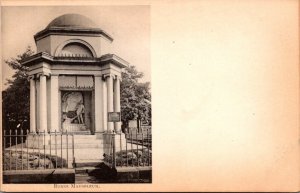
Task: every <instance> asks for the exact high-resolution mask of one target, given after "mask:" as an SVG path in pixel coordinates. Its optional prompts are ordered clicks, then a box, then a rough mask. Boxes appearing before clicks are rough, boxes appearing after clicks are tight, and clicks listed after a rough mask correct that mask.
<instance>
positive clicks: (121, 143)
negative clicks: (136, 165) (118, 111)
mask: <svg viewBox="0 0 300 193" xmlns="http://www.w3.org/2000/svg"><path fill="white" fill-rule="evenodd" d="M120 153H121V157H122V158H121V167H122V166H123V156H122V154H123V152H122V131H121V132H120Z"/></svg>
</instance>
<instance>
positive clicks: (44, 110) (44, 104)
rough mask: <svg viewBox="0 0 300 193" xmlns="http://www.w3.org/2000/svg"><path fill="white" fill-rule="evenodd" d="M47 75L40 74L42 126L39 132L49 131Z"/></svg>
mask: <svg viewBox="0 0 300 193" xmlns="http://www.w3.org/2000/svg"><path fill="white" fill-rule="evenodd" d="M46 90H47V89H46V75H45V74H40V101H39V102H40V104H39V108H40V109H39V113H40V120H39V121H40V128H39V132H44V131H47V93H46Z"/></svg>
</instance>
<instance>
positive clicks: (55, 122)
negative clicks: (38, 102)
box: [48, 75, 59, 132]
mask: <svg viewBox="0 0 300 193" xmlns="http://www.w3.org/2000/svg"><path fill="white" fill-rule="evenodd" d="M48 96H49V95H48ZM58 115H59V112H58V75H51V77H50V120H49V121H50V132H55V130H56V131H59V116H58Z"/></svg>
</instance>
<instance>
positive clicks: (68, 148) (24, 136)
mask: <svg viewBox="0 0 300 193" xmlns="http://www.w3.org/2000/svg"><path fill="white" fill-rule="evenodd" d="M69 155H71V157H69ZM2 157H3V170H4V171H5V170H31V169H62V168H70V167H73V166H74V163H75V156H74V135H73V134H69V133H68V132H67V131H66V132H65V133H61V132H56V131H55V132H54V133H50V132H49V133H48V132H37V133H30V132H29V131H28V130H26V132H23V130H21V131H19V132H18V131H17V130H14V131H12V130H9V131H4V133H3V156H2Z"/></svg>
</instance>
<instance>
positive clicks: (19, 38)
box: [1, 5, 151, 89]
mask: <svg viewBox="0 0 300 193" xmlns="http://www.w3.org/2000/svg"><path fill="white" fill-rule="evenodd" d="M66 13H77V14H82V15H84V16H86V17H88V18H90V19H91V20H93V21H94V22H95V23H96V24H97V26H98V27H99V28H101V29H103V30H104V31H106V32H107V33H108V34H110V35H111V36H112V37H113V38H114V41H113V43H112V46H113V47H112V48H113V49H112V50H113V52H114V54H116V55H118V56H120V57H121V58H123V59H125V60H126V61H128V62H129V63H130V64H131V65H135V66H136V67H137V69H138V70H139V71H141V72H143V73H144V77H143V79H141V82H145V81H150V79H151V76H150V69H151V68H150V7H149V6H134V5H133V6H4V7H2V11H1V22H2V27H1V30H2V31H1V33H2V34H1V38H2V70H3V76H2V83H3V84H4V83H5V82H6V81H5V80H6V79H7V78H10V77H11V76H12V75H13V70H11V68H10V67H8V66H7V65H6V64H5V63H4V62H3V61H4V60H7V59H10V58H12V57H16V55H17V54H21V53H23V52H24V51H25V50H26V48H27V46H31V47H32V48H33V49H34V50H35V51H36V45H35V42H34V38H33V36H34V34H36V33H37V32H39V31H41V30H43V29H44V28H45V27H46V26H47V25H48V24H49V23H50V22H51V21H52V20H53V19H55V18H56V17H58V16H60V15H63V14H66ZM5 88H6V86H5V85H3V89H5Z"/></svg>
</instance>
